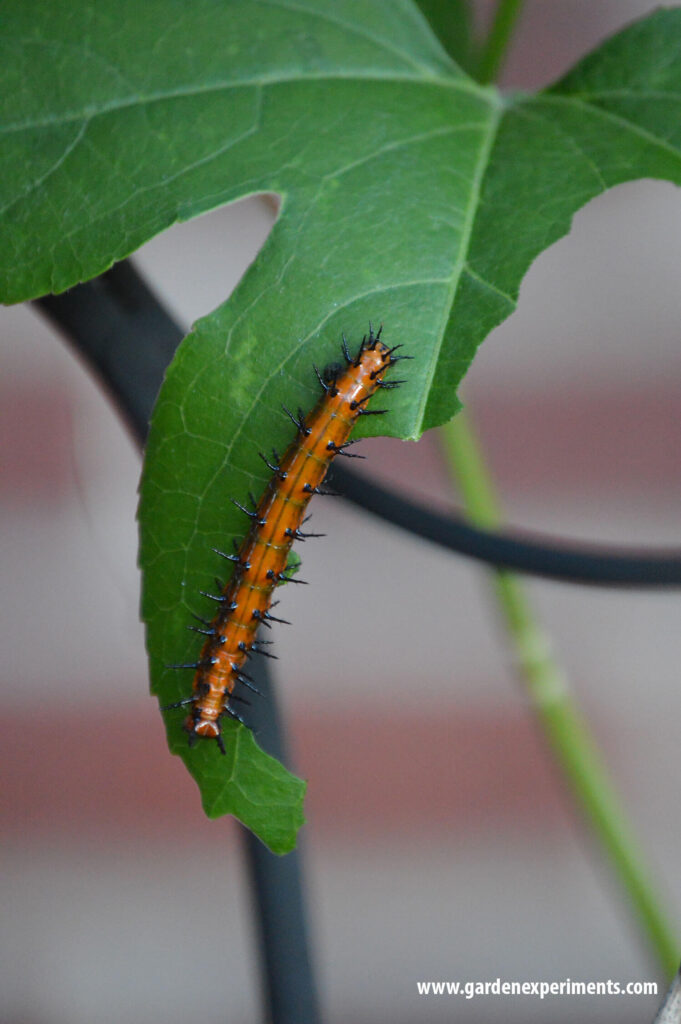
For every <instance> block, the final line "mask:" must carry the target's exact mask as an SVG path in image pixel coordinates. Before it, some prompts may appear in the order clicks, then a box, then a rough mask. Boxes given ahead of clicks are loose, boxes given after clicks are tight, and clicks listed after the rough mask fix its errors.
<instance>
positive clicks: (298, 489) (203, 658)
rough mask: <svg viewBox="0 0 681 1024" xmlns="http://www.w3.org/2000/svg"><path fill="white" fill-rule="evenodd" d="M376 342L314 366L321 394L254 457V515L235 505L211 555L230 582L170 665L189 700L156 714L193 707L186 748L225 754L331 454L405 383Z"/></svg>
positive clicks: (389, 352) (367, 340)
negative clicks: (392, 373) (373, 403)
mask: <svg viewBox="0 0 681 1024" xmlns="http://www.w3.org/2000/svg"><path fill="white" fill-rule="evenodd" d="M380 335H381V331H380V330H379V331H378V333H377V334H375V335H374V333H373V331H372V330H371V329H369V335H368V337H367V336H366V335H365V337H364V338H363V339H362V344H361V345H360V347H359V351H358V353H357V355H356V357H355V358H354V359H353V358H352V356H351V355H350V353H349V351H348V347H347V344H346V342H345V338H344V339H343V354H344V356H345V361H346V366H345V367H344V368H343V367H329V368H328V369H327V370H326V371H325V372H324V374H323V375H321V374H320V373H319V371H318V370H317V368H316V367H315V372H316V374H317V377H318V379H319V383H320V384H321V386H322V389H323V392H324V393H323V394H322V396H321V398H320V399H319V401H318V402H317V404H316V406H315V407H314V409H313V410H312V412H311V413H310V414H309V416H307V417H304V416H303V414H302V413H301V412H299V413H298V417H295V416H293V414H292V413H290V412H289V411H288V409H285V412H286V413H287V414H288V415H289V416H290V417H291V419H292V420H293V422H294V423H295V425H296V427H297V428H298V432H297V435H296V438H295V440H294V441H292V443H291V444H290V445H289V447H288V449H287V450H286V454H285V455H284V457H283V458H282V459H281V460H279V458H278V456H277V455H276V453H275V456H274V459H275V462H274V464H272V463H270V462H268V460H267V459H266V458H265V457H264V456H261V458H262V459H263V460H264V461H265V463H266V464H267V466H268V467H269V469H271V470H272V474H273V475H272V477H271V479H270V481H269V483H268V485H267V487H266V488H265V492H264V494H263V496H262V498H261V499H260V501H259V502H258V503H257V506H256V503H255V501H253V505H254V506H255V507H254V510H253V511H249V510H248V509H245V508H243V506H241V505H239V503H238V502H235V504H236V505H238V507H239V508H241V509H242V510H243V511H244V512H245V513H246V514H247V515H248V516H250V518H251V520H252V523H251V528H250V530H249V531H248V533H247V534H246V537H245V538H244V540H243V541H242V543H241V545H240V547H239V548H238V549H237V552H236V554H234V555H225V554H224V552H221V551H218V552H217V554H220V555H222V556H223V557H224V558H228V559H229V560H230V561H232V562H234V563H235V568H234V573H233V576H232V578H231V580H230V581H229V583H228V584H227V585H226V587H225V588H224V590H223V592H222V594H220V595H218V596H215V595H211V594H207V595H205V596H207V597H214V599H215V600H216V601H217V602H218V603H219V608H218V612H217V615H216V616H215V618H214V619H213V620H212V622H203V620H201V621H202V622H203V625H204V626H205V627H206V628H204V629H198V630H197V631H198V632H200V633H203V634H204V635H205V636H206V640H205V643H204V645H203V648H202V650H201V654H200V656H199V660H198V661H197V662H195V663H194V664H191V665H178V666H175V667H177V668H195V669H196V674H195V676H194V683H193V688H192V689H193V692H192V695H191V697H187V698H185V699H184V700H180V701H177V702H176V703H175V704H168V705H166V706H165V707H164V708H162V710H163V711H167V710H170V709H171V708H178V707H183V706H185V705H190V704H191V705H192V708H191V713H190V715H189V716H188V718H187V719H186V721H185V723H184V728H185V730H186V732H187V733H188V734H189V744H190V746H193V745H194V743H195V742H196V740H197V739H198V738H200V737H201V738H207V739H214V740H217V744H218V747H219V748H220V750H221V751H222V753H223V754H224V753H225V747H224V742H223V739H222V734H221V727H220V723H221V721H222V719H223V718H224V716H225V715H227V716H229V717H230V718H236V719H237V720H238V721H242V719H241V717H240V716H239V715H238V714H237V712H236V711H234V709H233V708H232V707H231V706H230V701H231V700H238V699H239V698H238V697H236V696H235V694H234V688H235V686H236V684H237V683H242V684H243V685H245V686H247V687H248V688H249V689H251V690H255V688H254V687H253V685H252V681H251V680H250V679H249V678H248V676H246V675H245V674H244V672H243V665H244V662H245V661H246V659H247V658H248V656H249V654H250V653H251V652H254V653H260V654H266V653H267V652H265V651H264V650H263V649H262V644H263V643H267V641H260V642H256V639H255V635H256V632H257V630H258V627H259V626H260V625H264V626H267V627H268V628H269V623H270V621H274V622H284V621H285V620H284V619H277V618H275V616H273V615H272V614H271V613H270V611H269V609H270V608H271V607H272V594H273V592H274V588H275V587H276V586H277V585H278V584H279V583H282V582H288V581H291V582H302V581H298V580H292V579H291V577H290V576H287V575H286V566H287V563H288V558H289V552H290V550H291V545H292V544H293V541H294V540H304V539H305V538H306V537H310V536H315V535H314V534H304V533H301V530H300V527H301V526H302V524H303V522H304V521H305V510H306V509H307V505H308V502H309V500H310V498H311V497H312V495H313V494H320V493H324V492H322V491H320V490H319V485H320V484H321V482H322V481H323V479H324V477H325V476H326V473H327V470H328V468H329V465H330V463H331V460H332V459H333V458H334V457H335V456H336V455H349V454H350V453H349V452H346V451H345V449H346V448H347V447H348V446H349V445H351V444H352V443H353V442H352V441H350V440H348V438H349V436H350V432H351V430H352V428H353V426H354V425H355V422H356V421H357V419H358V418H359V417H360V416H363V415H371V414H373V415H377V414H380V413H382V412H385V410H384V409H381V410H378V409H372V410H368V409H367V408H366V405H367V402H368V401H369V399H370V398H371V397H372V395H374V394H375V393H376V391H378V390H379V388H394V387H397V386H398V385H399V384H401V383H404V382H403V381H391V382H386V381H384V379H383V374H384V372H385V371H386V370H387V369H388V368H389V367H391V366H393V365H394V364H395V363H396V362H397V361H398V360H399V359H405V358H408V357H407V356H393V352H394V351H395V349H396V348H398V347H399V346H395V347H394V348H388V347H387V346H386V345H384V344H383V342H382V341H380ZM191 628H196V627H191ZM270 657H271V655H270ZM255 692H257V691H255Z"/></svg>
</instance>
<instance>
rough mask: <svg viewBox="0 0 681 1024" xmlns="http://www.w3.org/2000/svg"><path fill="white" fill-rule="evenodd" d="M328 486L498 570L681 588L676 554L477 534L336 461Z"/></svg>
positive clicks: (385, 517) (474, 529) (459, 521)
mask: <svg viewBox="0 0 681 1024" xmlns="http://www.w3.org/2000/svg"><path fill="white" fill-rule="evenodd" d="M329 482H330V483H331V486H332V487H335V488H336V490H337V491H339V492H340V493H341V494H342V495H343V497H344V498H347V500H348V501H351V502H353V503H354V504H355V505H358V506H359V507H360V508H363V509H364V510H365V511H367V512H371V513H373V514H374V515H376V516H379V517H380V518H381V519H383V520H387V521H388V522H390V523H392V524H393V525H394V526H399V527H400V528H401V529H403V530H407V531H408V532H409V533H412V534H416V535H417V536H418V537H423V538H424V539H425V540H429V541H432V542H433V543H434V544H440V545H441V546H442V547H446V548H449V549H450V550H451V551H457V552H459V553H461V554H464V555H466V556H467V557H468V558H474V559H476V560H477V561H479V562H485V563H487V564H488V565H493V566H494V567H495V568H497V569H512V570H514V571H516V572H522V573H528V574H530V575H532V576H543V577H545V578H547V579H552V580H557V581H559V582H561V583H588V584H592V585H594V586H600V587H615V586H620V587H640V588H660V587H678V586H681V553H679V552H678V551H675V550H674V551H659V552H654V553H653V552H641V553H629V552H626V551H616V550H614V549H611V550H608V548H601V547H595V546H593V547H587V546H584V547H576V546H573V545H572V544H568V543H567V542H560V543H559V542H554V541H553V540H547V541H541V540H539V539H538V538H536V537H532V538H530V537H528V538H527V539H526V540H524V539H522V538H520V537H519V536H517V535H511V534H510V533H499V532H496V531H492V530H490V531H486V530H480V529H478V528H477V527H475V526H471V525H470V524H469V523H467V522H466V521H465V520H464V519H462V518H460V517H458V516H445V515H442V514H440V513H438V512H431V510H430V509H427V508H424V507H423V505H417V504H416V503H415V502H412V501H409V500H408V499H407V498H403V497H401V495H399V494H395V492H394V491H390V490H388V489H387V488H386V487H381V486H380V484H375V483H373V482H372V481H371V480H368V479H367V478H366V477H364V476H360V475H359V474H358V473H353V472H351V471H350V470H347V469H346V468H345V466H339V465H338V463H337V462H335V463H334V464H333V466H332V469H331V472H330V474H329Z"/></svg>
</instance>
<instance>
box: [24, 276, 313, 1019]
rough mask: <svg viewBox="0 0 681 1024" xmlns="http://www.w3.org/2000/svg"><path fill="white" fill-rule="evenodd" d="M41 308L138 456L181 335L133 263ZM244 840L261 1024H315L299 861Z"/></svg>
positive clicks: (267, 713)
mask: <svg viewBox="0 0 681 1024" xmlns="http://www.w3.org/2000/svg"><path fill="white" fill-rule="evenodd" d="M36 305H37V307H38V309H40V310H41V312H43V313H44V314H45V315H46V316H47V317H48V318H49V319H50V320H51V321H52V323H54V324H55V325H56V326H57V327H58V328H59V330H60V331H61V332H62V333H63V334H64V335H65V336H66V337H67V339H68V340H69V341H70V342H71V344H72V345H73V346H74V348H75V349H76V350H77V352H78V354H79V355H80V356H81V357H82V358H83V359H84V360H85V362H86V363H87V364H88V365H89V366H90V367H91V369H93V370H94V371H95V373H96V375H97V377H98V378H99V379H100V381H101V382H102V384H103V385H104V387H105V388H106V389H107V391H109V393H110V394H111V395H112V397H113V399H114V401H115V404H116V407H117V409H118V411H119V412H120V413H121V415H122V417H123V419H124V420H125V422H126V425H127V426H128V427H129V428H130V430H131V432H132V434H133V437H134V438H135V440H136V441H137V443H138V444H139V446H140V448H141V447H142V446H143V445H144V442H145V440H146V436H147V430H148V424H149V418H150V416H151V410H152V407H153V404H154V401H155V399H156V395H157V393H158V389H159V388H160V386H161V382H162V380H163V375H164V373H165V371H166V368H167V366H168V364H169V363H170V360H171V359H172V357H173V355H174V353H175V349H176V348H177V345H178V343H179V342H180V341H181V340H182V338H183V336H184V331H183V330H182V329H181V328H180V327H179V326H178V325H177V324H176V323H175V322H174V321H173V320H172V318H171V317H170V316H169V315H168V314H167V313H166V311H165V310H164V308H163V306H162V305H161V304H160V303H159V302H158V300H157V298H156V297H155V295H154V294H153V292H151V291H150V290H149V288H148V287H147V286H146V284H145V283H144V281H143V279H142V278H141V277H140V275H139V274H138V273H137V271H136V270H135V269H134V267H133V266H132V264H130V263H128V262H124V263H118V264H116V266H114V267H113V268H112V269H111V270H109V271H108V272H107V273H106V274H103V275H102V276H101V277H99V278H97V279H96V280H94V281H89V282H87V283H86V284H81V285H78V287H76V288H72V289H71V290H70V291H68V292H65V293H63V294H62V295H49V296H46V297H45V298H43V299H38V300H37V302H36ZM267 669H268V666H267V664H266V663H265V662H264V661H262V659H258V661H257V663H255V662H254V664H253V665H252V667H251V671H252V672H253V675H254V678H255V679H256V685H257V687H258V689H259V690H260V691H261V692H262V693H263V694H264V695H265V696H266V698H267V699H264V700H259V701H258V702H257V704H256V703H255V702H254V704H253V705H252V707H250V708H249V709H248V710H249V713H250V714H249V718H248V725H249V726H250V727H251V728H252V729H254V731H255V732H256V733H257V735H258V741H259V743H260V745H261V746H262V747H263V748H264V749H265V750H266V751H267V752H268V753H270V754H272V756H273V757H277V758H278V759H279V760H283V761H286V750H285V737H284V728H283V725H282V722H281V719H280V715H279V710H278V705H277V701H276V699H275V687H274V686H273V685H272V678H271V673H270V672H268V670H267ZM245 717H246V715H245V714H244V718H245ZM242 835H243V841H244V852H245V857H246V865H247V869H248V873H249V876H250V878H251V882H252V891H253V897H254V904H255V906H254V912H255V913H254V916H255V922H256V932H257V934H258V938H259V947H260V969H261V974H262V979H263V989H264V1002H265V1003H266V1006H267V1010H266V1014H265V1016H266V1018H267V1020H270V1021H272V1022H273V1024H319V1022H320V1020H321V1016H320V1011H319V1004H318V997H317V987H316V983H315V978H314V974H313V969H312V961H311V955H310V945H309V939H308V933H307V922H306V912H305V899H304V882H303V870H302V863H301V856H300V852H299V851H297V850H294V851H293V852H292V853H289V854H287V855H286V856H285V857H276V856H275V855H274V854H272V853H270V851H269V850H268V849H267V848H266V847H265V846H263V845H262V843H261V842H260V840H258V839H256V837H255V836H254V835H253V834H252V833H250V832H248V830H247V829H243V830H242Z"/></svg>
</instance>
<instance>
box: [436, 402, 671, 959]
mask: <svg viewBox="0 0 681 1024" xmlns="http://www.w3.org/2000/svg"><path fill="white" fill-rule="evenodd" d="M440 437H441V440H442V442H443V448H444V452H445V455H446V457H447V462H448V464H449V467H450V471H451V473H452V475H453V476H455V477H456V479H457V480H458V483H459V487H460V490H461V494H462V497H463V502H464V505H465V507H466V510H467V512H468V515H469V516H470V518H471V520H472V521H473V522H474V523H476V524H477V525H478V526H482V527H486V528H488V529H491V528H497V527H498V526H499V525H500V524H501V518H502V517H501V513H500V509H499V504H498V501H497V497H496V494H495V492H494V488H493V485H492V481H491V479H490V476H489V473H488V472H487V469H486V466H485V463H484V460H483V457H482V453H481V450H480V447H479V445H478V442H477V439H476V437H475V436H474V434H473V431H472V429H471V427H470V425H469V423H468V420H467V418H466V416H465V414H464V413H459V414H458V416H457V417H456V418H455V419H454V420H452V422H451V423H449V424H447V425H446V426H445V427H442V428H441V431H440ZM493 579H494V587H495V592H496V598H497V601H498V604H499V608H500V610H501V614H502V617H503V620H504V624H505V627H506V631H507V634H508V637H509V640H510V642H511V644H512V646H513V648H514V651H515V655H516V659H517V664H518V671H519V675H520V678H521V680H522V682H523V684H524V686H525V690H526V692H527V695H528V698H529V701H530V705H531V707H532V710H533V711H534V713H535V715H536V718H537V721H538V722H539V725H540V727H541V729H542V732H543V734H544V736H545V738H546V741H547V743H548V745H549V748H550V750H551V752H552V754H553V757H554V759H555V762H556V764H557V765H558V768H559V769H560V771H561V773H562V775H563V777H564V779H565V781H566V783H567V785H568V787H569V789H570V791H571V793H572V796H573V798H574V800H575V802H576V804H577V806H578V808H579V809H580V811H581V813H582V814H583V816H584V818H585V820H586V821H587V822H589V823H590V825H591V828H592V830H593V834H594V835H595V837H596V839H597V841H598V843H599V844H600V848H601V850H602V852H603V854H604V856H605V857H606V859H607V860H608V862H609V864H610V866H611V868H612V871H613V872H614V873H615V874H616V875H617V876H618V878H619V880H620V882H621V884H622V886H623V888H624V891H625V893H626V895H627V897H628V900H629V902H630V904H631V907H632V909H633V911H634V914H635V916H636V918H637V920H638V922H639V925H640V928H641V931H642V934H643V935H644V936H645V938H646V939H647V942H648V945H649V947H650V949H651V951H652V952H653V954H654V956H655V958H656V960H657V962H658V964H659V966H660V969H661V970H662V972H663V973H664V976H665V977H667V978H669V977H671V976H672V975H673V973H674V971H675V970H676V968H677V967H678V963H679V954H680V952H681V947H680V945H679V942H678V939H677V937H676V934H675V932H674V930H673V929H672V927H671V925H670V923H669V921H668V920H667V917H666V914H665V912H664V910H663V908H662V904H661V902H660V900H659V899H658V896H657V894H656V892H655V889H654V886H653V883H652V880H651V873H650V871H649V870H648V868H647V866H646V864H645V861H644V858H643V855H642V853H641V851H640V849H639V846H638V843H637V841H636V839H635V837H634V833H633V830H632V828H631V826H630V825H629V823H628V821H627V817H626V815H625V813H624V811H623V809H622V807H621V805H620V801H619V798H618V796H617V794H616V792H615V790H614V788H613V786H612V784H611V783H610V781H609V779H608V776H607V773H606V771H605V768H604V765H603V762H602V760H601V757H600V754H599V752H598V749H597V747H596V745H595V743H594V741H593V740H592V738H591V736H590V733H589V730H588V728H587V726H586V724H585V722H584V720H583V719H582V717H581V715H580V714H579V712H578V710H577V708H576V705H575V702H574V701H573V699H572V697H571V695H570V692H569V689H568V686H567V681H566V679H565V676H564V674H563V672H562V671H561V669H560V668H559V667H558V665H557V664H556V662H555V661H554V659H553V657H552V654H551V645H550V642H549V639H548V637H547V635H546V633H545V632H544V630H543V629H542V627H541V626H540V625H539V623H538V622H537V620H536V618H535V615H534V613H533V610H532V607H531V604H530V601H529V600H528V597H527V593H526V591H525V588H524V586H523V583H522V581H521V580H520V579H519V578H518V577H517V576H515V575H513V573H510V572H507V571H503V570H497V571H496V572H494V573H493Z"/></svg>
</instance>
